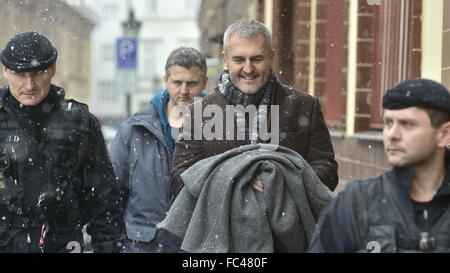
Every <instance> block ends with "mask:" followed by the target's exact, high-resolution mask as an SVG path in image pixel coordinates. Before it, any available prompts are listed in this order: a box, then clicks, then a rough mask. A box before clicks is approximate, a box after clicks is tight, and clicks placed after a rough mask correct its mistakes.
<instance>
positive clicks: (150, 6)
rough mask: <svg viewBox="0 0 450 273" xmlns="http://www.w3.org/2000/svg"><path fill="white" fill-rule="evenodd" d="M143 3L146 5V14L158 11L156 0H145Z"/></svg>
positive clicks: (153, 13)
mask: <svg viewBox="0 0 450 273" xmlns="http://www.w3.org/2000/svg"><path fill="white" fill-rule="evenodd" d="M145 3H146V5H147V11H148V14H151V15H155V14H157V13H158V0H147V1H145Z"/></svg>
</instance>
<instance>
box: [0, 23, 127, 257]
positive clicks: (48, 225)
mask: <svg viewBox="0 0 450 273" xmlns="http://www.w3.org/2000/svg"><path fill="white" fill-rule="evenodd" d="M57 56H58V52H57V50H56V48H54V47H53V45H52V44H51V43H50V41H49V40H48V39H47V38H46V37H45V36H43V35H42V34H39V33H37V32H34V31H27V32H23V33H19V34H17V35H16V36H14V37H13V38H12V39H11V40H10V41H9V42H8V43H7V45H6V47H5V48H4V49H3V51H2V52H1V55H0V60H1V62H2V71H3V76H4V77H5V78H6V80H7V81H8V86H6V87H4V88H1V89H0V253H1V252H41V251H42V252H81V251H82V250H83V246H84V242H83V233H82V228H83V226H84V225H85V224H88V225H87V232H88V233H89V234H90V235H91V236H92V246H93V249H94V251H95V252H118V251H119V250H120V249H121V247H122V244H123V242H122V240H123V238H124V234H123V228H124V223H123V219H122V211H123V206H122V204H123V201H122V198H121V195H120V192H119V186H118V184H117V181H116V178H115V175H114V170H113V168H112V165H111V161H110V159H109V156H108V154H107V151H106V146H105V142H104V139H103V136H102V134H101V131H100V126H99V123H98V121H97V120H96V119H95V117H94V116H93V115H92V114H90V113H89V111H88V107H87V105H85V104H82V103H79V102H77V101H75V100H66V99H64V90H63V89H62V88H61V87H58V86H55V85H52V84H51V79H52V78H53V76H54V75H55V73H56V59H57Z"/></svg>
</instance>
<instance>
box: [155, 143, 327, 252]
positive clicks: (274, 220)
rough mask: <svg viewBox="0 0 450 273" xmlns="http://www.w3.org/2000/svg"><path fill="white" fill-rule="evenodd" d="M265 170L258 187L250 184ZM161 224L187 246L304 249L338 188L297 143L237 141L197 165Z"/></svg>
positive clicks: (234, 249) (214, 249)
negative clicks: (298, 149) (331, 187)
mask: <svg viewBox="0 0 450 273" xmlns="http://www.w3.org/2000/svg"><path fill="white" fill-rule="evenodd" d="M256 175H259V177H260V180H261V182H262V184H263V186H264V192H263V193H260V192H257V191H256V190H254V189H253V188H252V187H251V186H250V183H249V182H250V181H251V180H252V179H253V178H254V177H255V176H256ZM181 178H182V179H183V182H184V187H183V189H182V190H181V192H180V193H179V195H178V196H177V198H176V199H175V201H174V203H173V204H172V206H171V208H170V210H169V212H168V214H167V217H166V218H165V219H164V220H163V221H162V222H161V223H160V224H159V225H158V228H161V229H166V230H168V231H170V232H171V233H173V234H175V235H177V236H179V237H181V238H183V243H182V246H181V248H182V249H183V250H185V251H188V252H208V253H227V252H233V253H237V252H247V253H249V252H262V253H269V252H304V251H306V249H307V247H308V242H309V241H310V239H311V235H312V233H313V231H314V228H315V224H316V222H317V220H318V218H319V216H320V213H321V211H322V210H323V209H324V208H325V206H326V205H327V204H328V203H329V202H330V201H331V200H332V198H333V193H332V192H331V191H330V190H329V189H328V188H327V187H326V186H325V185H324V184H322V182H321V181H320V180H319V178H318V177H317V176H316V174H315V173H314V171H313V170H312V168H311V167H310V166H309V164H308V163H307V162H306V160H305V159H304V158H303V157H302V156H301V155H299V154H298V153H296V152H295V151H293V150H291V149H288V148H285V147H282V146H277V145H273V144H250V145H245V146H241V147H238V148H234V149H232V150H229V151H227V152H224V153H222V154H219V155H216V156H212V157H209V158H206V159H203V160H201V161H198V162H197V163H195V164H194V165H192V166H191V167H190V168H189V169H187V170H186V171H185V172H183V173H182V175H181Z"/></svg>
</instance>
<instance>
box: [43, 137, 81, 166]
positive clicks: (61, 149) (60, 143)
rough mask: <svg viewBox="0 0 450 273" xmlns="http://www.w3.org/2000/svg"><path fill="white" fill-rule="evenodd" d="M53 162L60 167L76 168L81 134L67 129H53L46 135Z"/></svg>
mask: <svg viewBox="0 0 450 273" xmlns="http://www.w3.org/2000/svg"><path fill="white" fill-rule="evenodd" d="M45 141H46V142H47V147H48V149H49V152H50V154H51V157H52V160H53V164H54V165H55V166H56V167H58V168H63V169H67V168H74V167H75V166H76V163H77V160H78V152H79V147H80V142H81V135H80V133H77V132H71V131H66V130H53V131H51V132H49V133H48V134H47V135H46V136H45Z"/></svg>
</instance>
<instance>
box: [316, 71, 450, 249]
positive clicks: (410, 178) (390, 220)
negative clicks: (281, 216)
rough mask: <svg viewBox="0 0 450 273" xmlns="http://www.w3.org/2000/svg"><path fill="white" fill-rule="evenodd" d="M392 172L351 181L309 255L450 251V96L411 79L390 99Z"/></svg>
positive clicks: (387, 132) (386, 103)
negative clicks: (312, 253)
mask: <svg viewBox="0 0 450 273" xmlns="http://www.w3.org/2000/svg"><path fill="white" fill-rule="evenodd" d="M383 108H384V114H383V121H384V129H383V142H384V150H385V153H386V156H387V159H388V162H389V163H390V164H391V165H392V166H393V167H394V168H393V169H392V170H391V171H388V172H386V173H384V174H380V175H378V176H375V177H372V178H369V179H366V180H363V181H355V182H352V183H349V184H348V185H347V186H346V189H345V190H344V191H343V192H341V193H340V194H339V196H338V197H337V199H335V200H334V201H333V202H332V203H331V204H330V206H329V207H328V208H327V209H325V211H324V212H323V214H322V216H321V217H320V220H319V223H318V227H317V229H316V231H315V233H314V235H313V238H312V242H311V245H310V248H309V252H450V156H449V155H450V154H449V151H448V149H449V148H450V147H449V146H450V93H449V91H448V90H447V89H446V88H445V87H444V86H443V85H441V84H440V83H437V82H435V81H432V80H427V79H420V78H416V79H410V80H406V81H404V82H401V83H399V84H397V85H396V86H394V87H393V88H391V89H390V90H388V91H387V92H386V94H385V95H384V97H383Z"/></svg>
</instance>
